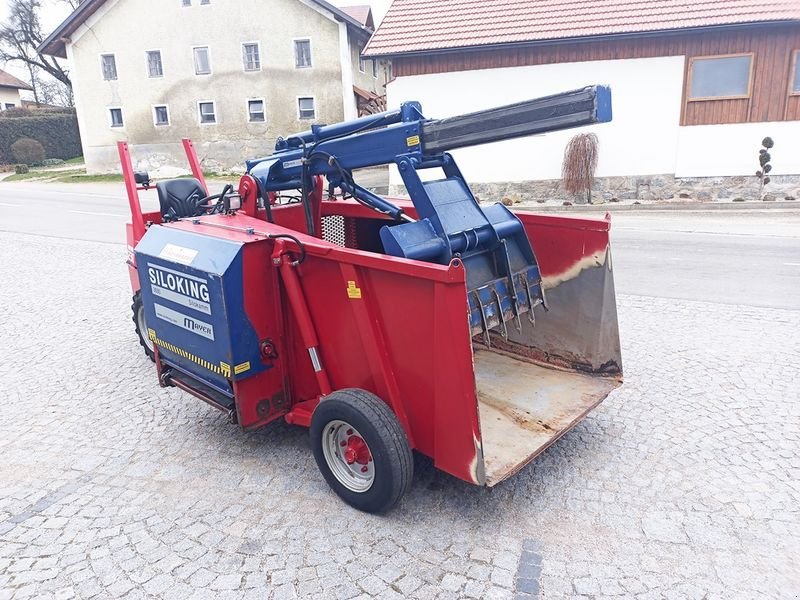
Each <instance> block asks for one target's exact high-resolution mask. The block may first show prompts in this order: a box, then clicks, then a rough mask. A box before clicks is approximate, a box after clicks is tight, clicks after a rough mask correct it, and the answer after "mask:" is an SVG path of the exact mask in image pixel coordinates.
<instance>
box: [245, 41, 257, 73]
mask: <svg viewBox="0 0 800 600" xmlns="http://www.w3.org/2000/svg"><path fill="white" fill-rule="evenodd" d="M242 61H243V62H244V70H245V71H260V70H261V49H260V48H259V45H258V42H253V43H248V44H242Z"/></svg>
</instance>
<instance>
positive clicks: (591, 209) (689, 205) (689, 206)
mask: <svg viewBox="0 0 800 600" xmlns="http://www.w3.org/2000/svg"><path fill="white" fill-rule="evenodd" d="M512 208H513V210H515V211H525V212H556V213H561V212H563V213H584V212H586V213H597V212H602V213H605V212H609V213H615V212H626V211H656V212H657V211H673V210H677V211H695V212H711V211H725V210H731V211H739V212H747V211H764V210H776V209H777V210H800V202H796V201H783V202H725V203H724V204H723V203H720V204H717V203H711V202H662V203H659V204H589V205H574V204H573V205H572V206H531V205H525V206H519V205H517V206H514V207H512Z"/></svg>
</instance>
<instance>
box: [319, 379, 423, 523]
mask: <svg viewBox="0 0 800 600" xmlns="http://www.w3.org/2000/svg"><path fill="white" fill-rule="evenodd" d="M311 446H312V449H313V451H314V458H315V459H316V461H317V466H318V467H319V470H320V471H322V475H323V476H324V477H325V480H326V481H327V482H328V485H330V486H331V488H333V491H335V492H336V493H337V494H338V495H339V496H340V497H341V498H342V500H344V501H345V502H347V503H348V504H349V505H351V506H353V507H354V508H357V509H358V510H363V511H365V512H369V513H376V512H384V511H386V510H388V509H390V508H391V507H392V506H394V505H395V504H396V503H397V501H398V500H399V499H400V498H401V497H402V496H403V494H405V493H406V491H407V490H408V488H409V487H410V486H411V478H412V476H413V474H414V461H413V458H412V456H411V448H410V447H409V444H408V438H407V437H406V433H405V431H403V428H402V426H401V425H400V423H399V422H398V421H397V419H396V418H395V416H394V413H392V411H391V409H390V408H389V407H388V406H387V405H386V403H385V402H383V401H382V400H381V399H380V398H378V397H377V396H375V395H374V394H371V393H369V392H366V391H364V390H359V389H345V390H339V391H336V392H334V393H332V394H331V395H329V396H327V397H326V398H325V399H324V400H322V402H320V404H319V406H317V408H316V410H315V411H314V415H313V416H312V418H311Z"/></svg>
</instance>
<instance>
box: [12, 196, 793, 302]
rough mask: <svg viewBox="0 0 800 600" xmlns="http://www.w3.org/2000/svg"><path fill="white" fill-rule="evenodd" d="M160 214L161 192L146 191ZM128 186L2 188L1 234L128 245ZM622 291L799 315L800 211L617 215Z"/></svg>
mask: <svg viewBox="0 0 800 600" xmlns="http://www.w3.org/2000/svg"><path fill="white" fill-rule="evenodd" d="M143 204H144V208H145V210H154V209H155V207H156V205H157V202H156V199H155V192H151V193H150V194H146V195H143ZM128 214H129V211H128V206H127V199H126V196H125V193H124V190H123V188H122V186H121V185H120V184H68V185H61V186H57V185H53V184H34V183H8V182H0V231H9V232H19V233H33V234H38V235H43V236H50V237H59V238H69V239H78V240H89V241H99V242H107V243H114V244H121V243H124V239H125V237H124V224H125V223H126V221H127V220H128ZM612 222H613V228H612V232H613V234H612V247H613V256H614V261H615V278H616V288H617V292H618V293H620V294H628V295H633V296H645V297H648V296H649V297H657V298H674V299H684V300H701V301H707V302H713V303H718V304H735V305H747V306H757V307H768V308H769V307H771V308H789V309H800V294H798V290H800V206H798V210H781V209H771V210H741V211H701V210H698V211H687V210H680V211H668V212H667V211H665V212H655V211H647V212H644V211H642V212H634V211H629V212H619V213H616V214H614V216H613V218H612Z"/></svg>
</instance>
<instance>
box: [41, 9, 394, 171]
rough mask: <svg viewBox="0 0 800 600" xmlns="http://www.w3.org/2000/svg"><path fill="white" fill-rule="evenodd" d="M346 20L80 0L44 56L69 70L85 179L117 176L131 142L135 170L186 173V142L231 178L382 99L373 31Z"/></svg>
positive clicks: (303, 12) (385, 73) (338, 14)
mask: <svg viewBox="0 0 800 600" xmlns="http://www.w3.org/2000/svg"><path fill="white" fill-rule="evenodd" d="M347 11H348V9H337V8H335V7H333V6H332V5H330V4H328V3H327V2H322V1H318V0H267V1H265V0H237V1H236V2H231V1H230V0H85V2H83V3H82V4H81V5H80V6H79V8H78V9H77V10H76V11H75V13H73V15H72V16H71V17H69V18H68V19H67V20H66V21H65V22H64V23H62V25H61V26H59V28H58V29H57V30H56V31H55V32H54V33H53V34H52V35H51V36H50V37H49V38H48V39H47V40H45V42H44V43H43V44H42V49H43V50H45V51H46V52H47V53H49V54H53V55H56V56H66V57H67V58H68V59H69V62H70V65H71V69H72V71H71V73H72V79H73V87H74V93H75V103H76V108H77V115H78V123H79V126H80V130H81V138H82V140H83V151H84V157H85V159H86V164H87V169H88V171H89V172H92V173H104V172H114V171H118V170H119V159H118V156H117V149H116V143H117V142H118V141H120V140H127V141H128V142H129V143H130V144H131V145H132V151H133V156H134V164H135V166H136V167H137V168H140V169H148V170H150V171H155V172H156V173H157V174H158V173H159V171H161V172H163V173H164V174H165V175H171V174H173V172H174V171H175V170H176V169H181V168H185V167H186V162H185V157H184V155H183V150H182V146H181V143H180V141H181V138H184V137H188V138H190V139H192V140H193V141H194V142H195V147H196V148H197V150H198V153H199V156H200V158H201V160H202V162H203V165H204V168H205V169H206V170H210V171H217V170H236V169H237V168H239V169H241V168H243V166H244V161H245V160H246V159H248V158H253V157H257V156H261V155H265V154H269V153H270V152H271V151H272V150H273V148H274V144H275V140H276V138H277V137H278V136H287V135H290V134H292V133H295V132H298V131H303V130H306V129H308V128H309V127H310V126H311V125H312V124H314V123H334V122H338V121H341V120H343V119H351V118H355V117H356V116H358V111H359V99H361V98H362V97H363V96H364V94H365V93H367V94H370V95H374V96H375V97H382V96H384V95H385V85H386V83H387V81H388V78H389V68H388V63H387V62H386V61H381V60H379V61H376V62H375V63H374V64H373V63H372V61H363V60H361V59H360V57H359V56H360V52H361V49H362V48H363V47H364V45H365V44H366V42H367V41H368V39H369V36H370V34H371V33H372V30H371V28H370V27H369V26H368V25H367V23H365V22H362V21H360V20H358V19H357V18H355V17H353V16H351V15H350V14H348V12H347ZM351 12H352V11H351ZM354 14H358V13H354ZM156 15H157V18H155V16H156ZM369 24H371V17H370V19H369Z"/></svg>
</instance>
